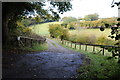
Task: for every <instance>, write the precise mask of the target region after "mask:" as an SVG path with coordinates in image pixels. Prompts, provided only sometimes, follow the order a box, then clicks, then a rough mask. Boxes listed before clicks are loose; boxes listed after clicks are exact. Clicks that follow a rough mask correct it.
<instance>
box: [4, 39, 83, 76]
mask: <svg viewBox="0 0 120 80" xmlns="http://www.w3.org/2000/svg"><path fill="white" fill-rule="evenodd" d="M47 43H48V45H49V48H48V50H45V51H42V52H37V53H33V54H31V53H26V54H15V53H13V54H12V53H2V54H3V61H2V62H3V63H2V65H3V67H2V70H3V72H2V76H3V78H77V74H78V73H77V69H78V68H79V67H80V66H81V65H82V62H83V58H84V57H85V56H84V55H82V54H80V53H78V52H75V51H72V50H69V49H66V48H64V47H62V46H61V45H59V44H57V43H56V42H55V41H53V40H50V39H47ZM53 44H54V45H53Z"/></svg>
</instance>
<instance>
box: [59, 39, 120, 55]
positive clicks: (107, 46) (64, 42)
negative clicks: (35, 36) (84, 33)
mask: <svg viewBox="0 0 120 80" xmlns="http://www.w3.org/2000/svg"><path fill="white" fill-rule="evenodd" d="M58 41H60V40H58ZM60 42H61V43H62V44H65V45H66V46H68V45H69V43H71V44H70V47H71V48H73V44H74V45H75V46H74V48H75V49H77V47H76V45H79V49H81V45H85V51H87V50H88V49H87V48H88V46H93V49H92V51H93V52H95V48H96V47H99V48H102V49H101V50H100V52H101V51H102V54H103V55H104V54H105V50H106V49H108V48H117V49H118V50H120V47H118V46H112V45H97V44H83V43H76V42H71V41H67V40H62V41H60ZM67 43H68V44H67ZM116 55H117V56H120V52H119V53H118V54H116Z"/></svg>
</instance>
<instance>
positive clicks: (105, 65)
mask: <svg viewBox="0 0 120 80" xmlns="http://www.w3.org/2000/svg"><path fill="white" fill-rule="evenodd" d="M79 52H81V53H84V54H85V55H86V56H87V58H89V59H90V64H86V62H84V64H85V65H84V66H82V67H80V68H79V69H78V72H79V76H78V78H79V79H86V80H92V79H109V80H113V79H116V80H119V79H120V77H119V73H120V67H119V66H120V64H117V62H116V60H115V59H108V57H106V56H102V55H99V54H93V53H89V52H85V51H79Z"/></svg>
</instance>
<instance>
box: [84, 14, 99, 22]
mask: <svg viewBox="0 0 120 80" xmlns="http://www.w3.org/2000/svg"><path fill="white" fill-rule="evenodd" d="M98 17H99V15H98V14H97V13H95V14H89V15H86V16H85V17H84V19H85V20H86V21H95V20H98Z"/></svg>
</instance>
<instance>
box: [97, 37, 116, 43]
mask: <svg viewBox="0 0 120 80" xmlns="http://www.w3.org/2000/svg"><path fill="white" fill-rule="evenodd" d="M96 43H97V44H100V45H113V44H114V43H115V41H113V40H111V39H108V38H107V37H105V36H103V35H102V36H100V37H98V38H97V42H96Z"/></svg>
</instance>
